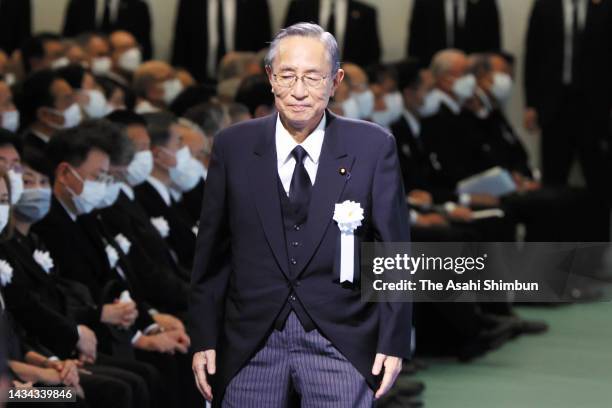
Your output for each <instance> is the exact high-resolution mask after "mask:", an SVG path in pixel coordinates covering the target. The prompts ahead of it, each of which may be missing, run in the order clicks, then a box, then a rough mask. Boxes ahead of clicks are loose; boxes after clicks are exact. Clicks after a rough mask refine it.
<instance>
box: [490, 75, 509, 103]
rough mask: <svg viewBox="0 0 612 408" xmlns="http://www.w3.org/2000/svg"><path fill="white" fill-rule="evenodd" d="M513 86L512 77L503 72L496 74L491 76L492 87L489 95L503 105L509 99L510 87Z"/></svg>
mask: <svg viewBox="0 0 612 408" xmlns="http://www.w3.org/2000/svg"><path fill="white" fill-rule="evenodd" d="M513 85H514V83H513V81H512V77H511V76H510V75H508V74H506V73H505V72H496V73H495V74H494V75H493V86H492V87H491V95H493V96H494V97H495V99H496V100H497V102H499V103H501V104H503V103H506V102H507V101H508V99H510V96H511V95H512V86H513Z"/></svg>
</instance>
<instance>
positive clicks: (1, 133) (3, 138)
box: [0, 128, 21, 151]
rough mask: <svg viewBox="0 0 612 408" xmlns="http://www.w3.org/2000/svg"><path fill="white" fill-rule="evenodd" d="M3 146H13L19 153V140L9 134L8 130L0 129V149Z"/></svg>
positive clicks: (12, 134) (14, 135)
mask: <svg viewBox="0 0 612 408" xmlns="http://www.w3.org/2000/svg"><path fill="white" fill-rule="evenodd" d="M5 146H13V147H14V148H15V150H17V151H20V150H21V140H20V139H19V137H18V136H17V135H16V134H15V133H13V132H11V131H10V130H6V129H4V128H0V147H5Z"/></svg>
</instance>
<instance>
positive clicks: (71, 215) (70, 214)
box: [57, 198, 77, 222]
mask: <svg viewBox="0 0 612 408" xmlns="http://www.w3.org/2000/svg"><path fill="white" fill-rule="evenodd" d="M57 201H59V203H60V204H61V205H62V207H64V210H65V211H66V214H68V216H69V217H70V219H71V220H72V221H73V222H76V220H77V215H76V214H75V213H73V212H72V211H71V210H70V209H69V208H68V206H67V205H65V204H64V203H63V202H62V200H60V199H59V198H58V199H57Z"/></svg>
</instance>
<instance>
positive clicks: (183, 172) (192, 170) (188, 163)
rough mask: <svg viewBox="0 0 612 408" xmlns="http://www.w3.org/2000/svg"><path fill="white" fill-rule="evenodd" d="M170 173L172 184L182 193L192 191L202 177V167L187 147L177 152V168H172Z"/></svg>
mask: <svg viewBox="0 0 612 408" xmlns="http://www.w3.org/2000/svg"><path fill="white" fill-rule="evenodd" d="M169 173H170V179H171V180H172V184H173V185H174V186H175V187H176V188H177V189H178V190H179V191H182V192H186V191H189V190H192V189H193V188H194V187H195V186H196V185H197V184H198V182H199V181H200V178H201V177H202V171H201V167H200V166H198V161H197V160H196V159H194V158H193V157H192V156H191V152H190V151H189V147H187V146H184V147H183V148H181V149H180V150H179V151H177V152H176V166H175V167H172V168H170V169H169Z"/></svg>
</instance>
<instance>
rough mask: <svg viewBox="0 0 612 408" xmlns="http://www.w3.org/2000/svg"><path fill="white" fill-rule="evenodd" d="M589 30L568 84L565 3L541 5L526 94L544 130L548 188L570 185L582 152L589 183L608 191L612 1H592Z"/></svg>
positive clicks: (581, 37) (534, 22)
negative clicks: (550, 185) (569, 180)
mask: <svg viewBox="0 0 612 408" xmlns="http://www.w3.org/2000/svg"><path fill="white" fill-rule="evenodd" d="M587 4H588V5H587V15H586V22H585V26H584V29H583V31H582V32H581V33H580V34H578V35H577V36H576V37H575V39H574V47H573V49H574V58H573V60H572V61H571V64H572V78H571V82H570V83H564V80H563V79H564V78H563V77H564V71H563V69H564V55H565V54H564V47H565V28H564V27H565V25H564V12H563V1H562V0H538V1H536V2H535V4H534V7H533V10H532V13H531V18H530V20H529V29H528V33H527V44H526V59H525V92H526V97H527V106H528V107H530V108H534V109H536V111H537V113H538V117H539V122H540V127H541V128H542V170H543V176H544V182H545V183H547V184H557V185H565V184H567V178H568V175H569V170H570V167H571V164H572V161H573V158H574V155H575V154H576V153H577V154H578V155H579V159H580V162H581V164H582V168H583V172H584V174H585V178H586V180H587V184H588V185H589V187H591V188H592V189H593V190H594V191H600V190H603V189H606V186H605V184H606V178H605V175H604V174H605V172H606V171H607V170H606V167H605V164H606V160H609V157H608V156H607V155H609V152H608V149H609V148H608V143H609V142H608V140H607V138H608V135H609V129H608V123H609V119H610V109H611V108H612V78H611V76H610V72H612V1H609V0H601V1H588V2H587Z"/></svg>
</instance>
